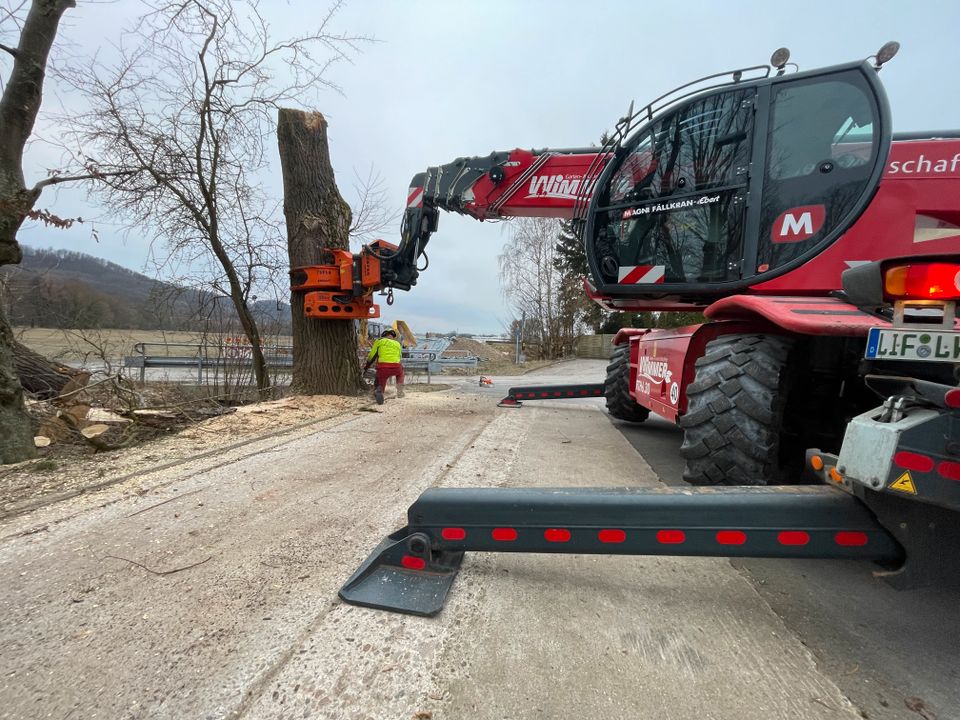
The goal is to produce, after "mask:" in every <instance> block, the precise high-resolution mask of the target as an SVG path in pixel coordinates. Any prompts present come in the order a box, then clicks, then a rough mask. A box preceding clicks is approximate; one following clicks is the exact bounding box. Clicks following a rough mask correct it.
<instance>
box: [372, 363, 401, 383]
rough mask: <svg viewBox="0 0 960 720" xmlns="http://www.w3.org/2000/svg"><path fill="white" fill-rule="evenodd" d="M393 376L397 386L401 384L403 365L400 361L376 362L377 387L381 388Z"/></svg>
mask: <svg viewBox="0 0 960 720" xmlns="http://www.w3.org/2000/svg"><path fill="white" fill-rule="evenodd" d="M392 377H395V378H396V379H397V386H398V387H399V386H400V385H403V365H401V364H400V363H377V380H376V383H377V387H378V388H380V389H381V390H383V389H384V388H385V387H386V386H387V380H389V379H390V378H392Z"/></svg>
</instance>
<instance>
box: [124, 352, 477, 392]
mask: <svg viewBox="0 0 960 720" xmlns="http://www.w3.org/2000/svg"><path fill="white" fill-rule="evenodd" d="M133 350H134V353H136V354H135V355H128V356H126V357H124V358H123V366H124V367H127V368H139V370H140V382H146V379H147V378H146V376H147V370H148V369H153V368H167V369H177V368H196V370H197V381H198V382H200V383H202V382H203V373H204V370H208V369H211V368H212V369H215V370H226V369H229V368H241V367H242V368H246V367H251V366H252V364H253V357H252V350H251V347H250V346H249V345H242V344H236V345H234V344H229V343H226V344H223V345H204V344H203V343H195V344H193V343H150V342H140V343H136V344H135V345H134V346H133ZM263 351H264V358H265V359H266V361H267V366H268V367H271V368H275V369H276V368H281V369H282V368H293V347H292V346H289V345H269V346H265V347H264V348H263ZM363 360H365V357H362V358H360V361H361V362H363ZM401 362H402V363H403V367H404V369H406V370H409V371H411V372H425V373H426V374H427V383H429V382H430V379H431V376H432V375H439V374H440V373H442V372H443V371H444V369H445V368H459V369H464V370H475V369H476V368H477V365H478V363H479V359H478V358H475V357H452V358H445V357H443V356H442V355H440V354H438V353H436V352H429V351H423V350H417V349H413V350H404V351H403V356H402V360H401Z"/></svg>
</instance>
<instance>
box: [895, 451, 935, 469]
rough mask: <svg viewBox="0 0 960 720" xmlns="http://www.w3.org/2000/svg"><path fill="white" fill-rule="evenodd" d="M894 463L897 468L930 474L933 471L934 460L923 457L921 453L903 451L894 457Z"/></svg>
mask: <svg viewBox="0 0 960 720" xmlns="http://www.w3.org/2000/svg"><path fill="white" fill-rule="evenodd" d="M893 462H894V463H896V465H897V467H902V468H903V469H904V470H916V471H917V472H930V471H931V470H933V458H932V457H927V456H926V455H921V454H920V453H914V452H907V451H906V450H901V451H900V452H898V453H897V454H896V455H894V456H893Z"/></svg>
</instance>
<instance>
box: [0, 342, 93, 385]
mask: <svg viewBox="0 0 960 720" xmlns="http://www.w3.org/2000/svg"><path fill="white" fill-rule="evenodd" d="M11 349H12V351H13V366H14V369H15V370H16V372H17V376H18V377H19V378H20V384H21V385H22V386H23V389H24V390H26V391H27V392H28V393H30V394H31V395H33V396H34V397H37V398H40V399H41V400H50V399H53V398H55V397H58V396H59V395H60V394H61V393H62V392H64V391H65V389H66V387H67V384H68V383H70V382H71V380H77V381H78V382H76V383H72V384H71V389H76V388H79V387H83V385H85V384H86V381H87V380H89V379H90V373H87V372H83V371H81V370H75V369H74V368H70V367H67V366H66V365H62V364H60V363H57V362H53V361H52V360H48V359H47V358H45V357H44V356H43V355H41V354H40V353H37V352H34V351H33V350H31V349H30V348H28V347H27V346H26V345H24V344H23V343H20V342H17V341H16V340H14V341H13V346H12V348H11ZM84 376H86V377H84Z"/></svg>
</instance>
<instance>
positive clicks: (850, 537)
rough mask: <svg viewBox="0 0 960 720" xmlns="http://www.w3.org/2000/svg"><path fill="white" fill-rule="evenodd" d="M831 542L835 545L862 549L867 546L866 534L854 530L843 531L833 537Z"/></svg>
mask: <svg viewBox="0 0 960 720" xmlns="http://www.w3.org/2000/svg"><path fill="white" fill-rule="evenodd" d="M833 541H834V542H835V543H837V545H843V546H845V547H862V546H864V545H866V544H867V534H866V533H865V532H859V531H855V530H845V531H842V532H838V533H837V534H836V535H834V536H833Z"/></svg>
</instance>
